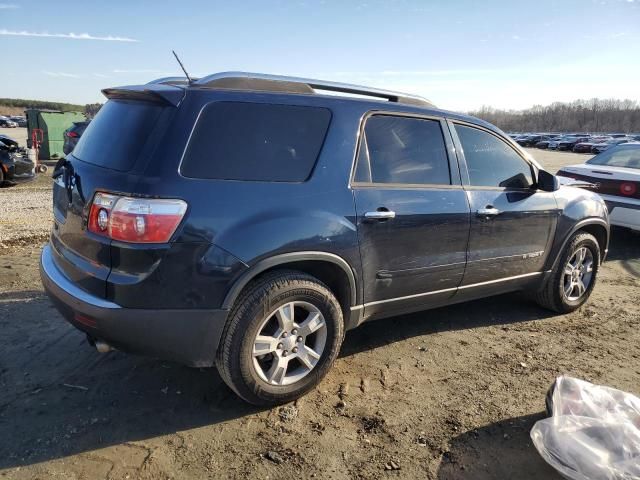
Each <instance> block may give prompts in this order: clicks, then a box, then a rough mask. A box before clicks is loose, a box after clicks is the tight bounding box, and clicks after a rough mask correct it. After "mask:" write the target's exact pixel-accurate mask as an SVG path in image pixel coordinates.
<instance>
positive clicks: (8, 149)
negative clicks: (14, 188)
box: [0, 135, 35, 187]
mask: <svg viewBox="0 0 640 480" xmlns="http://www.w3.org/2000/svg"><path fill="white" fill-rule="evenodd" d="M34 167H35V165H34V163H33V162H32V161H31V160H29V159H28V157H27V156H26V154H25V152H24V150H23V149H21V148H20V147H19V145H18V142H17V141H15V140H14V139H13V138H11V137H7V136H6V135H0V186H3V187H5V186H9V185H13V184H15V183H16V182H23V181H27V180H32V179H33V178H34V177H35V168H34Z"/></svg>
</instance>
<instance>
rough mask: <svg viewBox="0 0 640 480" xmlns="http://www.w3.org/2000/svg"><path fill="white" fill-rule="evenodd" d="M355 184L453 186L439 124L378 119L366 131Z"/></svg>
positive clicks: (369, 123) (386, 117) (419, 120)
mask: <svg viewBox="0 0 640 480" xmlns="http://www.w3.org/2000/svg"><path fill="white" fill-rule="evenodd" d="M354 180H355V181H356V182H358V183H400V184H421V185H450V184H451V174H450V171H449V160H448V157H447V150H446V146H445V142H444V137H443V134H442V128H441V126H440V122H439V121H438V120H428V119H420V118H410V117H398V116H392V115H374V116H372V117H370V118H369V119H367V121H366V123H365V127H364V132H363V135H362V139H361V141H360V148H359V151H358V159H357V163H356V171H355V174H354Z"/></svg>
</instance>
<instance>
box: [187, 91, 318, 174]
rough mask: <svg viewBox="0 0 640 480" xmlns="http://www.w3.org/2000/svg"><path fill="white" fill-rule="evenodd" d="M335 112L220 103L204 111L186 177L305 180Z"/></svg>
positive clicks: (193, 137)
mask: <svg viewBox="0 0 640 480" xmlns="http://www.w3.org/2000/svg"><path fill="white" fill-rule="evenodd" d="M330 120H331V112H330V111H329V110H327V109H326V108H320V107H301V106H294V105H273V104H263V103H243V102H216V103H210V104H208V105H207V106H205V107H204V109H203V110H202V112H201V114H200V117H199V119H198V122H197V124H196V127H195V129H194V131H193V134H192V135H191V139H190V141H189V145H188V146H187V150H186V152H185V155H184V159H183V161H182V166H181V173H182V175H184V176H185V177H191V178H206V179H220V180H248V181H267V182H303V181H305V180H306V179H307V178H309V175H310V174H311V171H312V170H313V167H314V165H315V163H316V159H317V158H318V154H319V153H320V149H321V148H322V144H323V142H324V138H325V135H326V133H327V129H328V128H329V122H330Z"/></svg>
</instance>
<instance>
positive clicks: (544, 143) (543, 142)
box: [535, 135, 562, 150]
mask: <svg viewBox="0 0 640 480" xmlns="http://www.w3.org/2000/svg"><path fill="white" fill-rule="evenodd" d="M560 138H562V135H551V136H549V138H547V139H546V140H541V141H539V142H538V143H536V144H535V147H536V148H541V149H543V150H546V149H548V148H549V143H551V142H554V141H556V140H558V139H560Z"/></svg>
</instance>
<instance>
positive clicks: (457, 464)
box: [0, 152, 640, 480]
mask: <svg viewBox="0 0 640 480" xmlns="http://www.w3.org/2000/svg"><path fill="white" fill-rule="evenodd" d="M535 153H536V157H539V158H540V160H541V161H542V162H543V163H547V164H550V163H549V162H547V161H546V160H547V159H545V158H543V157H546V156H549V158H548V159H549V160H551V161H552V162H556V163H576V162H577V161H581V160H583V159H584V158H585V157H582V156H577V155H571V154H554V153H547V152H542V153H541V154H538V152H535ZM543 154H544V155H543ZM556 155H559V156H558V157H557V156H556ZM550 169H551V168H550ZM40 182H41V183H43V184H44V187H46V182H45V180H40ZM37 185H38V184H36V186H37ZM44 187H43V188H44ZM33 188H34V187H33V186H21V187H16V188H15V189H12V190H11V191H5V190H0V198H1V199H4V198H7V197H4V195H6V194H8V192H9V193H10V194H12V195H13V192H15V193H16V195H17V197H15V198H19V199H22V202H18V203H19V204H22V203H24V200H25V199H24V197H25V196H27V195H31V196H32V195H36V194H35V193H33V192H34V190H33ZM20 192H22V193H21V194H20ZM12 198H14V197H12ZM1 203H4V201H2V202H1ZM12 215H13V214H12ZM21 215H22V214H21ZM45 217H46V216H45ZM37 222H38V223H41V222H44V224H43V225H42V226H41V227H40V228H42V231H46V230H47V229H48V227H49V223H50V219H48V218H41V217H38V220H37ZM31 223H32V224H33V226H34V228H35V224H36V220H35V217H32V219H31ZM1 227H2V230H3V232H2V235H6V232H5V224H3V225H2V226H1ZM41 245H42V243H41V242H38V241H37V237H35V238H34V241H32V242H30V243H29V244H28V245H19V244H18V245H16V244H11V245H10V246H9V247H8V248H5V249H0V346H1V348H0V432H2V435H1V436H0V478H9V479H42V478H65V479H108V480H111V479H125V478H142V479H154V480H155V479H178V478H180V479H182V478H185V479H190V478H193V479H203V478H212V479H214V478H215V479H217V478H238V479H244V478H263V479H267V478H269V479H273V478H278V479H298V478H330V479H365V478H366V479H370V478H372V479H386V478H406V479H414V478H424V479H443V480H444V479H446V480H449V479H454V480H456V479H467V478H468V479H473V480H478V479H479V480H482V479H500V480H502V479H510V478H514V479H515V478H517V479H524V480H528V479H545V480H546V479H550V480H560V477H559V476H558V475H557V474H556V473H555V472H554V471H553V470H552V469H551V468H550V467H548V466H547V465H546V464H545V463H544V461H543V460H542V459H541V458H540V456H539V455H538V454H537V452H536V451H535V449H534V448H533V446H532V445H531V441H530V439H529V431H530V429H531V427H532V426H533V424H534V423H535V422H536V421H537V420H539V419H541V418H543V416H544V413H543V411H544V396H545V392H546V390H547V388H548V387H549V385H550V384H551V383H552V381H553V379H554V378H555V377H556V376H557V375H559V374H563V373H564V374H570V375H574V376H577V377H580V378H584V379H587V380H590V381H594V382H596V383H601V384H606V385H611V386H613V387H616V388H620V389H623V390H626V391H630V392H632V393H635V394H640V389H639V386H638V378H639V376H640V351H639V350H638V344H639V343H640V242H638V236H637V235H634V234H631V233H629V232H627V231H625V230H617V229H616V230H614V231H613V236H612V241H611V245H610V254H609V258H608V261H607V262H606V263H605V264H604V265H603V267H602V268H601V270H600V274H599V277H598V284H597V286H596V288H595V290H594V292H593V295H592V297H591V299H590V300H589V302H588V303H587V304H586V305H585V306H584V307H582V308H580V309H579V310H577V311H575V312H573V313H571V314H568V315H556V314H552V313H550V312H548V311H546V310H543V309H541V308H539V307H537V306H536V305H534V304H532V303H530V302H528V301H527V300H526V299H524V298H523V297H522V296H520V295H518V294H510V295H502V296H500V297H495V298H490V299H485V300H480V301H476V302H471V303H467V304H461V305H455V306H452V307H448V308H441V309H437V310H432V311H427V312H421V313H416V314H413V315H407V316H402V317H397V318H393V319H389V320H387V321H380V322H372V323H370V324H365V325H363V326H362V327H360V328H359V329H357V330H354V331H352V332H349V333H348V334H347V336H346V339H345V343H344V345H343V348H342V351H341V354H340V357H339V358H338V360H337V361H336V364H335V366H334V368H333V369H332V370H331V371H330V372H329V374H328V375H327V377H326V378H325V379H324V381H323V382H322V383H321V384H320V386H319V387H318V388H316V389H315V390H314V391H312V392H311V393H310V394H308V395H307V396H305V397H304V398H302V399H301V400H299V401H297V402H295V403H293V404H290V405H286V406H284V407H280V408H274V409H265V410H261V409H256V408H253V407H250V406H248V405H245V404H244V403H242V402H240V401H238V399H237V397H235V395H234V394H233V393H232V392H230V391H229V389H228V388H227V387H226V386H225V385H224V383H223V382H222V380H221V379H220V377H219V375H218V374H217V372H216V371H215V369H189V368H185V367H182V366H180V365H176V364H173V363H170V362H161V361H158V360H154V359H151V358H142V357H136V356H132V355H126V354H123V353H120V352H111V353H109V354H105V355H99V354H97V353H96V352H95V350H94V349H93V348H91V347H90V346H89V345H88V344H87V343H86V341H85V339H84V336H83V335H82V334H81V333H80V332H78V331H77V330H75V329H74V328H73V327H71V326H70V325H69V324H68V323H66V322H65V321H64V320H63V319H62V318H61V317H60V316H59V315H58V313H57V312H56V310H55V309H54V308H53V306H52V305H51V303H50V301H49V300H48V299H47V298H46V296H45V295H44V294H43V291H42V287H41V284H40V280H39V275H38V268H37V265H38V253H39V252H38V251H39V248H40V246H41Z"/></svg>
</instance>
